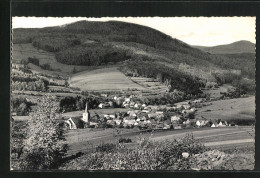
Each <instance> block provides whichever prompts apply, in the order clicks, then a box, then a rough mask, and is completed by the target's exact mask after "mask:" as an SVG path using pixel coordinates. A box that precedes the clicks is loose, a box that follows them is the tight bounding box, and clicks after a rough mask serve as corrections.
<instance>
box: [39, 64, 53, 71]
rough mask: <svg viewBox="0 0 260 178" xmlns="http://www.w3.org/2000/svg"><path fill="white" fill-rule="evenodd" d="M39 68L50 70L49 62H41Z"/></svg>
mask: <svg viewBox="0 0 260 178" xmlns="http://www.w3.org/2000/svg"><path fill="white" fill-rule="evenodd" d="M41 68H42V69H44V70H52V68H51V66H50V64H42V65H41Z"/></svg>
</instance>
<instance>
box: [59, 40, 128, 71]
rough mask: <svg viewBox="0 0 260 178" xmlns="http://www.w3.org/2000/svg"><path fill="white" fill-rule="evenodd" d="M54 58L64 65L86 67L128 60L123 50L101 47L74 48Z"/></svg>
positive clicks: (61, 52)
mask: <svg viewBox="0 0 260 178" xmlns="http://www.w3.org/2000/svg"><path fill="white" fill-rule="evenodd" d="M55 57H56V59H57V61H58V62H61V63H64V64H69V65H87V66H97V65H102V64H108V63H117V62H120V61H124V60H127V59H129V58H130V56H129V55H128V54H127V52H126V51H124V50H117V49H114V48H113V47H111V46H103V45H95V46H92V47H88V46H81V47H74V48H70V49H67V50H64V51H60V52H58V53H56V55H55Z"/></svg>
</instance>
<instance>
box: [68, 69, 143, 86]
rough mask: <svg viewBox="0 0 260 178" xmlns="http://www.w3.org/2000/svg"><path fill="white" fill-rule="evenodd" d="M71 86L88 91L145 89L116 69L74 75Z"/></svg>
mask: <svg viewBox="0 0 260 178" xmlns="http://www.w3.org/2000/svg"><path fill="white" fill-rule="evenodd" d="M70 84H71V86H72V87H78V88H80V89H81V90H87V91H111V90H112V91H121V90H127V89H129V88H131V89H137V90H142V89H144V87H142V86H140V85H138V84H136V83H134V82H133V81H131V80H130V79H129V78H127V77H126V76H125V75H124V74H123V73H121V72H120V71H119V70H118V69H117V68H116V67H110V68H104V69H97V70H93V71H86V72H80V73H77V74H75V75H72V77H71V80H70Z"/></svg>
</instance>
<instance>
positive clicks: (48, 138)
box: [21, 96, 67, 170]
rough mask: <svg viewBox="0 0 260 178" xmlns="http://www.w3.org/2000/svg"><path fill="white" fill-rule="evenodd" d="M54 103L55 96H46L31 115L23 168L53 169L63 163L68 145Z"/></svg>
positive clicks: (25, 143)
mask: <svg viewBox="0 0 260 178" xmlns="http://www.w3.org/2000/svg"><path fill="white" fill-rule="evenodd" d="M54 103H55V100H54V98H52V97H51V96H44V97H43V98H41V102H40V105H39V106H38V107H37V110H36V112H34V113H32V114H31V115H30V119H29V120H28V130H27V138H26V139H25V142H24V145H25V147H24V151H23V152H24V154H23V160H22V161H21V162H22V163H21V168H24V169H27V170H28V169H29V170H35V169H52V168H57V166H58V165H59V164H60V163H61V161H62V157H63V156H64V155H65V153H66V150H67V145H66V144H65V138H64V131H65V130H64V129H65V128H64V127H63V126H62V125H61V124H59V123H58V121H57V119H58V117H59V116H58V115H57V114H56V113H57V111H58V108H57V105H56V104H54Z"/></svg>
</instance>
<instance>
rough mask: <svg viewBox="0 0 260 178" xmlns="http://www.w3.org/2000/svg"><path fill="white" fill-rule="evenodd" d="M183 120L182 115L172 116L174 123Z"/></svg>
mask: <svg viewBox="0 0 260 178" xmlns="http://www.w3.org/2000/svg"><path fill="white" fill-rule="evenodd" d="M180 120H181V118H180V116H171V122H172V123H178V122H179V121H180Z"/></svg>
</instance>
